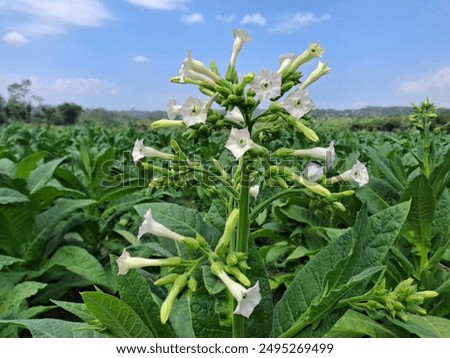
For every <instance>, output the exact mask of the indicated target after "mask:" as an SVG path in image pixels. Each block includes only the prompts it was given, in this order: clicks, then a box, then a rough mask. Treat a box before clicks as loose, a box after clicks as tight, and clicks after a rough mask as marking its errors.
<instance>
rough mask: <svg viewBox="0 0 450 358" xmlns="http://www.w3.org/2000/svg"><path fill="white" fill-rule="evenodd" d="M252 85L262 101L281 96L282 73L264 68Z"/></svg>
mask: <svg viewBox="0 0 450 358" xmlns="http://www.w3.org/2000/svg"><path fill="white" fill-rule="evenodd" d="M250 87H251V88H252V89H253V91H255V94H256V97H258V99H259V100H260V101H261V102H263V101H265V100H266V99H270V98H276V97H279V96H280V95H281V75H280V74H279V73H277V72H270V71H269V70H267V69H263V70H262V71H261V73H260V74H259V75H257V76H255V78H254V80H253V82H252V83H251V84H250Z"/></svg>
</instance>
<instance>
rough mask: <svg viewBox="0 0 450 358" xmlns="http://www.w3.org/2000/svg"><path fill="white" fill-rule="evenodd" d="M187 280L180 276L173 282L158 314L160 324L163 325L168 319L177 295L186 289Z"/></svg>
mask: <svg viewBox="0 0 450 358" xmlns="http://www.w3.org/2000/svg"><path fill="white" fill-rule="evenodd" d="M186 283H187V278H186V275H180V276H178V277H177V279H176V280H175V282H174V284H173V286H172V288H171V289H170V291H169V294H168V295H167V297H166V299H165V300H164V302H163V303H162V305H161V312H160V318H161V323H163V324H165V323H166V322H167V320H168V319H169V316H170V312H171V311H172V306H173V302H174V301H175V299H176V298H177V296H178V295H179V293H180V292H181V291H182V290H183V289H184V287H186Z"/></svg>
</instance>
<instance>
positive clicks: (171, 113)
mask: <svg viewBox="0 0 450 358" xmlns="http://www.w3.org/2000/svg"><path fill="white" fill-rule="evenodd" d="M181 107H182V106H181V105H180V104H177V101H176V100H175V98H172V99H171V100H169V103H167V117H168V118H169V119H175V118H176V117H177V116H178V115H179V114H180V109H181Z"/></svg>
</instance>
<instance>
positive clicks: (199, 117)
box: [180, 96, 208, 127]
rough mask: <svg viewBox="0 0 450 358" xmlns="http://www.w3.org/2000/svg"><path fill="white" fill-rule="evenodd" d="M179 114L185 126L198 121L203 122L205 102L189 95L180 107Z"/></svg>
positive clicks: (204, 119) (205, 115)
mask: <svg viewBox="0 0 450 358" xmlns="http://www.w3.org/2000/svg"><path fill="white" fill-rule="evenodd" d="M180 115H181V116H182V117H183V121H184V124H186V127H190V126H193V125H195V124H198V123H205V122H206V117H207V115H208V111H207V109H206V105H205V103H203V102H202V101H201V100H199V99H197V98H193V97H191V96H189V98H188V99H187V101H186V103H185V104H183V106H182V107H181V108H180Z"/></svg>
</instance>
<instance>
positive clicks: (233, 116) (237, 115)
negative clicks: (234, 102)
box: [225, 107, 245, 124]
mask: <svg viewBox="0 0 450 358" xmlns="http://www.w3.org/2000/svg"><path fill="white" fill-rule="evenodd" d="M225 117H226V118H228V119H230V120H232V121H233V122H236V123H239V124H244V123H245V120H244V116H243V115H242V112H241V111H240V110H239V108H237V107H234V108H233V110H232V111H228V112H227V113H226V114H225Z"/></svg>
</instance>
